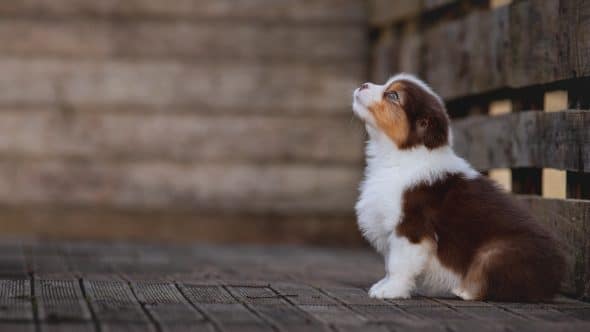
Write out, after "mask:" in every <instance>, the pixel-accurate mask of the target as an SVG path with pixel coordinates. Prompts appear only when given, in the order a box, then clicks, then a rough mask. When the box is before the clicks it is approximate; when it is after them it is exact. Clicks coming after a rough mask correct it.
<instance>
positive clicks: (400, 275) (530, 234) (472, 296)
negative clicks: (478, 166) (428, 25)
mask: <svg viewBox="0 0 590 332" xmlns="http://www.w3.org/2000/svg"><path fill="white" fill-rule="evenodd" d="M353 110H354V113H355V114H356V115H357V117H359V118H360V119H361V120H362V121H363V122H364V123H365V127H366V129H367V132H368V134H369V141H368V143H367V147H366V155H367V166H366V170H365V179H364V181H363V182H362V184H361V188H360V191H361V193H360V197H359V199H358V202H357V204H356V212H357V219H358V224H359V228H360V229H361V231H362V233H363V235H364V236H365V238H366V239H367V240H368V241H369V242H370V243H371V244H372V245H373V246H374V247H375V249H376V250H377V251H378V252H379V253H381V254H382V255H383V256H384V258H385V270H386V274H385V277H384V278H383V279H382V280H381V281H379V282H377V283H376V284H375V285H373V286H372V287H371V289H370V291H369V294H370V295H371V296H372V297H377V298H408V297H410V295H411V294H412V293H413V292H417V293H420V294H423V295H430V296H446V295H451V294H454V295H456V296H459V297H461V298H462V299H465V300H482V299H486V300H498V301H542V300H549V299H551V298H552V297H553V296H554V295H555V293H556V292H557V291H558V290H559V286H560V283H561V279H562V273H563V270H564V260H563V258H562V256H561V254H560V251H559V250H558V248H557V245H556V242H555V241H554V240H553V238H552V237H551V236H550V234H549V233H548V232H547V231H545V230H544V229H543V228H541V226H540V225H538V224H537V223H536V222H535V220H533V219H532V217H531V216H530V215H529V214H528V213H527V212H526V211H525V210H524V209H522V208H521V207H520V206H519V205H518V204H517V203H516V202H514V200H513V199H512V198H511V197H510V196H509V195H508V194H506V193H504V192H503V191H502V190H500V189H499V188H498V187H497V186H496V185H494V184H493V183H492V182H491V181H490V180H488V179H487V178H486V177H484V176H482V175H480V174H479V173H478V172H477V171H475V170H474V169H473V168H472V167H471V166H470V165H469V164H468V163H467V162H466V161H465V160H463V159H461V158H459V157H458V156H457V155H456V154H455V153H454V151H453V149H452V147H451V132H450V128H449V118H448V116H447V113H446V110H445V106H444V104H443V102H442V100H441V98H440V97H439V96H438V95H436V94H435V93H434V92H433V91H432V89H430V87H428V86H427V85H426V84H425V83H424V82H422V81H420V80H419V79H417V78H416V77H414V76H411V75H407V74H400V75H397V76H395V77H393V78H391V79H390V80H389V81H388V82H387V83H386V84H384V85H377V84H371V83H365V84H363V85H362V86H361V87H360V88H358V89H356V90H355V91H354V101H353Z"/></svg>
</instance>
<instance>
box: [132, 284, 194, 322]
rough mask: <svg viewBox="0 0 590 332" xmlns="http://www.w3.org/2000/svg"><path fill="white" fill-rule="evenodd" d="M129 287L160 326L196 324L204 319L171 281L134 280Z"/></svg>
mask: <svg viewBox="0 0 590 332" xmlns="http://www.w3.org/2000/svg"><path fill="white" fill-rule="evenodd" d="M131 287H132V288H133V290H134V291H135V294H136V295H137V298H138V300H139V302H140V303H142V304H143V306H144V307H145V308H146V310H147V311H148V312H149V313H150V314H151V316H152V317H154V319H155V320H156V322H157V323H158V324H159V325H160V326H161V327H162V326H172V325H176V324H182V325H189V324H194V325H196V326H198V325H200V324H201V323H202V322H203V320H204V317H203V315H202V314H200V313H199V312H198V311H197V310H195V309H194V308H193V307H192V306H191V305H190V304H189V303H188V302H187V301H186V299H185V298H184V296H183V295H182V294H181V293H180V292H179V291H178V289H177V288H176V285H174V284H173V283H164V282H148V281H136V282H132V283H131Z"/></svg>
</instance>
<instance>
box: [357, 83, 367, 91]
mask: <svg viewBox="0 0 590 332" xmlns="http://www.w3.org/2000/svg"><path fill="white" fill-rule="evenodd" d="M368 88H369V83H363V84H361V87H360V88H359V91H360V90H364V89H368Z"/></svg>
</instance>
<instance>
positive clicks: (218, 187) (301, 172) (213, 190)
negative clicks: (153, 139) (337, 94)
mask: <svg viewBox="0 0 590 332" xmlns="http://www.w3.org/2000/svg"><path fill="white" fill-rule="evenodd" d="M360 176H361V173H360V172H359V171H358V167H346V166H331V165H325V166H314V165H309V164H298V163H291V164H270V165H264V164H260V163H251V164H245V163H243V164H242V163H226V164H223V163H194V164H174V163H167V162H127V163H115V162H97V161H94V162H92V163H88V162H77V161H68V162H64V161H38V162H35V163H31V162H30V161H22V162H16V161H2V162H0V202H4V203H6V204H30V203H31V204H34V203H39V204H45V203H46V204H82V205H93V204H96V205H98V206H113V207H130V208H151V209H158V208H166V207H171V208H174V207H177V208H182V207H185V208H188V207H190V208H193V209H201V210H203V209H204V210H215V211H219V210H224V211H226V212H232V211H233V212H236V211H241V212H244V213H246V212H249V211H250V212H264V211H265V212H267V213H273V212H282V213H294V212H297V213H304V212H309V213H312V212H318V213H320V212H321V213H336V212H338V211H340V212H342V211H351V210H352V206H353V205H354V200H355V198H356V195H357V190H356V188H357V185H358V182H359V180H360Z"/></svg>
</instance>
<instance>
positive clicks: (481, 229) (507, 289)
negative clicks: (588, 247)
mask: <svg viewBox="0 0 590 332" xmlns="http://www.w3.org/2000/svg"><path fill="white" fill-rule="evenodd" d="M403 202H404V203H403V215H404V218H403V220H402V222H401V223H400V224H399V225H398V226H397V228H396V232H397V234H398V235H400V236H405V237H407V238H408V239H409V240H410V241H411V242H413V243H419V242H421V241H424V240H428V241H435V242H436V244H437V246H436V255H437V257H438V259H439V261H440V262H441V264H442V265H443V266H445V267H446V268H448V269H450V270H452V271H454V272H455V273H457V274H458V275H460V276H462V278H463V279H462V281H463V283H462V286H461V287H462V288H463V289H464V290H467V291H468V292H469V293H470V294H473V296H474V297H475V299H487V300H498V301H526V302H529V301H542V300H547V299H550V298H551V297H553V296H554V295H555V294H556V293H557V292H558V290H559V287H560V284H561V280H562V277H563V271H564V266H565V263H564V259H563V256H562V255H561V252H560V251H559V250H558V249H557V244H556V241H555V240H554V239H553V237H552V236H551V235H550V234H549V233H548V232H547V231H546V230H545V229H544V228H542V226H541V225H540V224H538V223H537V222H535V220H533V218H532V217H531V216H530V215H529V214H528V213H527V212H526V211H525V210H524V209H523V208H521V207H520V206H519V205H517V204H516V202H515V201H514V200H513V199H512V198H511V197H509V196H508V194H506V193H504V192H502V191H501V190H500V189H498V188H497V187H496V185H494V184H493V183H492V182H491V181H490V180H488V179H486V178H484V177H478V178H476V179H466V178H464V177H463V176H462V175H458V174H449V175H447V176H446V177H445V178H444V179H443V180H439V181H437V182H435V183H433V184H421V185H418V186H416V187H414V188H412V189H409V190H407V191H406V192H405V193H404V200H403Z"/></svg>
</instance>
